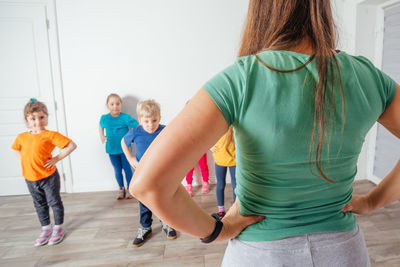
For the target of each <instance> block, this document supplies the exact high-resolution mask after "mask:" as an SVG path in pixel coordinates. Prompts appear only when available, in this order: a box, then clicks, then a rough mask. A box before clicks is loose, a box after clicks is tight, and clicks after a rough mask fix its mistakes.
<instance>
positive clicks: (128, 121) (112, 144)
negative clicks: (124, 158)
mask: <svg viewBox="0 0 400 267" xmlns="http://www.w3.org/2000/svg"><path fill="white" fill-rule="evenodd" d="M138 125H139V123H138V121H137V120H135V119H134V118H132V117H131V116H130V115H129V114H126V113H121V114H119V116H118V117H113V116H111V115H110V113H108V114H104V115H103V116H101V118H100V127H101V128H103V129H106V137H107V142H106V152H107V153H108V154H111V155H116V154H122V153H124V152H123V151H122V147H121V139H122V138H123V137H124V135H125V134H126V133H127V132H128V131H129V127H130V128H135V127H136V126H138Z"/></svg>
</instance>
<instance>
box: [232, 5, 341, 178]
mask: <svg viewBox="0 0 400 267" xmlns="http://www.w3.org/2000/svg"><path fill="white" fill-rule="evenodd" d="M305 38H306V39H308V40H309V42H310V44H311V45H312V51H313V55H311V56H310V58H309V60H308V61H307V62H306V63H304V64H303V65H301V66H300V67H298V68H296V69H293V70H279V69H275V68H273V67H271V66H268V65H267V63H265V62H262V61H261V59H260V58H259V57H258V56H257V55H256V54H257V53H259V52H261V51H264V50H288V49H290V48H293V47H295V46H297V45H299V44H300V43H301V42H302V41H303V40H304V39H305ZM335 46H336V28H335V25H334V22H333V18H332V10H331V4H330V1H329V0H250V2H249V10H248V14H247V20H246V25H245V28H244V32H243V36H242V41H241V46H240V50H239V55H238V56H239V57H242V56H249V55H256V57H257V59H258V60H259V61H260V62H261V64H263V65H264V66H265V67H267V68H269V69H271V70H273V71H277V72H283V73H288V72H294V71H297V70H299V69H301V68H303V67H304V66H306V65H307V64H308V63H309V62H311V61H312V60H316V62H317V68H318V77H319V80H318V83H317V84H316V86H315V88H314V93H315V99H314V120H313V129H312V134H311V143H310V151H309V164H310V170H311V172H312V166H311V161H312V159H311V158H312V154H313V148H314V142H315V139H316V144H317V146H316V151H315V161H316V167H317V170H318V173H319V174H320V175H321V176H322V177H323V178H324V179H325V180H327V181H328V182H332V183H335V181H333V180H331V179H329V178H328V177H327V176H326V175H325V174H324V172H323V170H322V162H321V156H322V151H323V145H324V139H325V128H326V126H327V127H331V125H332V123H333V116H334V114H335V112H334V108H335V101H334V91H335V89H334V88H335V81H336V80H337V78H338V80H339V85H340V86H339V87H340V94H341V98H342V107H343V111H342V112H343V118H345V100H344V92H343V87H342V82H341V76H340V70H339V66H338V63H337V60H336V57H335V52H334V51H335ZM335 70H336V72H335ZM328 108H329V112H328V114H329V116H328V117H329V118H328V119H327V116H326V114H327V109H328ZM343 127H344V119H343V124H342V131H343ZM227 138H232V137H228V136H227ZM328 141H329V140H328Z"/></svg>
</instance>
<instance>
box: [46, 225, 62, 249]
mask: <svg viewBox="0 0 400 267" xmlns="http://www.w3.org/2000/svg"><path fill="white" fill-rule="evenodd" d="M64 235H65V230H64V228H62V227H54V228H53V234H52V235H51V238H50V240H49V244H48V245H49V246H52V245H55V244H58V243H60V242H61V241H62V240H63V238H64Z"/></svg>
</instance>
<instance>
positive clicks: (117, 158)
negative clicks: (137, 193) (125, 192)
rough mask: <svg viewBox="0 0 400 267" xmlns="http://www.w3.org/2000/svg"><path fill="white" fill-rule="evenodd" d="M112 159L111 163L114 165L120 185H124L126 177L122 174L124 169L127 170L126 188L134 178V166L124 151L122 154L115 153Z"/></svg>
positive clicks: (111, 156)
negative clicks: (132, 166)
mask: <svg viewBox="0 0 400 267" xmlns="http://www.w3.org/2000/svg"><path fill="white" fill-rule="evenodd" d="M109 156H110V160H111V164H112V165H113V167H114V172H115V179H117V183H118V185H119V187H124V177H123V176H122V169H124V172H125V179H126V188H128V187H129V184H130V182H131V179H132V175H133V172H132V168H131V165H130V164H129V162H128V160H127V159H126V157H125V155H124V153H122V154H115V155H111V154H109Z"/></svg>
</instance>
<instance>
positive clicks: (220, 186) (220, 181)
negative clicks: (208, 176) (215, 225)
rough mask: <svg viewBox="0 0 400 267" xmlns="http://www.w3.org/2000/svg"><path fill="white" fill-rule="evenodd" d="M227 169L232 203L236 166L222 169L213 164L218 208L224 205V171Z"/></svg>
mask: <svg viewBox="0 0 400 267" xmlns="http://www.w3.org/2000/svg"><path fill="white" fill-rule="evenodd" d="M227 168H229V173H230V174H231V183H232V188H233V201H235V199H236V195H235V188H236V175H235V173H236V166H232V167H224V166H219V165H218V164H215V175H216V176H217V190H216V191H217V203H218V206H223V205H224V203H225V185H226V169H227Z"/></svg>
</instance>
